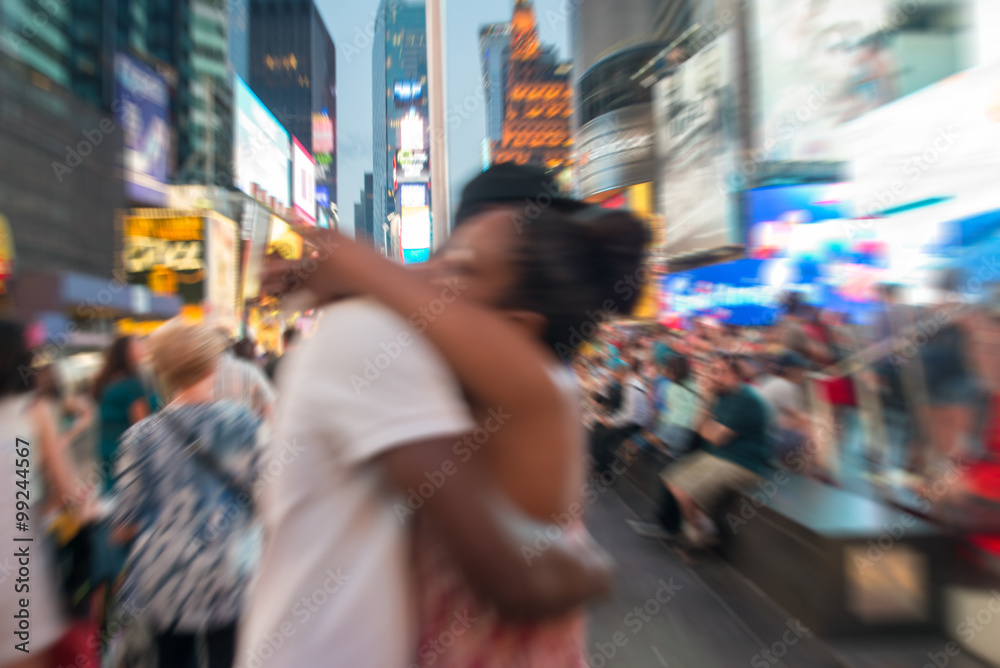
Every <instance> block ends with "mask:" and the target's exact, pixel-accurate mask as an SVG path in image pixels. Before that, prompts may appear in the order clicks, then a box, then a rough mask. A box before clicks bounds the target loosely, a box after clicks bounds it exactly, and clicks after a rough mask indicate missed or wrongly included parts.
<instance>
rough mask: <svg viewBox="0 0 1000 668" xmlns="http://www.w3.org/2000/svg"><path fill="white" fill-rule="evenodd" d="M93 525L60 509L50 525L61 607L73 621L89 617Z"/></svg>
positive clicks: (49, 530) (49, 531)
mask: <svg viewBox="0 0 1000 668" xmlns="http://www.w3.org/2000/svg"><path fill="white" fill-rule="evenodd" d="M94 533H95V525H94V524H93V523H92V522H86V523H85V522H80V521H79V519H78V518H77V516H76V513H75V512H74V511H73V510H70V509H68V508H63V509H61V510H59V511H58V512H57V513H56V515H55V517H53V519H52V520H51V521H50V523H49V528H48V535H47V538H48V542H49V544H50V545H51V547H52V549H53V551H54V553H55V572H56V583H57V584H58V589H59V593H60V596H61V598H62V602H63V606H64V607H65V608H66V612H67V613H68V614H69V615H70V616H71V617H73V618H77V619H81V618H86V617H88V616H89V613H90V595H91V593H93V591H94V589H95V587H96V583H95V581H94V580H93V578H92V572H93V559H94Z"/></svg>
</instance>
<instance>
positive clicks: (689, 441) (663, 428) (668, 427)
mask: <svg viewBox="0 0 1000 668" xmlns="http://www.w3.org/2000/svg"><path fill="white" fill-rule="evenodd" d="M656 437H657V438H658V439H660V440H661V441H663V444H664V445H665V446H667V449H668V450H669V451H670V452H672V453H674V454H675V455H683V454H686V453H688V452H690V451H691V447H692V446H693V445H694V432H693V431H691V430H690V429H685V428H684V427H681V426H678V425H675V424H661V425H659V426H658V427H657V429H656Z"/></svg>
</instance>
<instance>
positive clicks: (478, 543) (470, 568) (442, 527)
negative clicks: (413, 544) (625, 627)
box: [375, 438, 612, 620]
mask: <svg viewBox="0 0 1000 668" xmlns="http://www.w3.org/2000/svg"><path fill="white" fill-rule="evenodd" d="M454 443H455V440H454V439H453V438H446V439H436V440H427V441H422V442H418V443H413V444H407V445H405V446H402V447H397V448H394V449H393V450H391V451H389V452H388V453H386V454H384V455H382V456H380V457H379V458H378V459H376V460H375V461H376V463H377V464H378V465H379V466H380V468H381V469H382V471H383V472H384V474H385V476H386V478H387V479H388V480H389V481H390V482H391V484H392V485H393V487H395V488H396V489H397V490H399V491H400V492H403V491H405V490H408V489H415V488H417V487H419V486H420V484H421V483H424V482H426V478H425V477H424V473H425V472H426V471H440V470H441V468H442V466H443V465H444V464H445V462H451V461H453V457H454V453H453V452H452V446H453V445H454ZM490 487H491V485H490V481H489V478H488V475H487V473H486V472H485V471H484V467H483V465H482V463H481V462H480V461H479V460H478V459H476V458H473V459H471V460H469V461H468V462H465V463H462V464H461V465H459V466H458V467H457V471H456V473H455V474H454V475H452V476H450V477H449V478H448V479H447V481H446V482H445V484H444V485H442V486H441V487H440V488H439V489H438V490H437V491H436V492H435V493H434V494H433V495H431V497H430V498H429V499H427V500H426V501H425V503H424V505H423V506H422V507H421V508H420V509H419V510H417V511H416V513H420V514H421V515H422V517H424V518H426V521H428V522H429V523H430V524H431V525H432V526H433V527H434V529H435V531H436V533H437V535H438V536H439V537H440V538H441V539H442V540H443V541H444V542H445V544H446V546H447V548H448V551H449V553H450V554H451V555H452V557H453V558H454V559H455V561H456V562H457V564H458V566H459V568H460V569H461V570H462V572H463V573H464V575H465V576H466V579H467V580H468V582H469V584H470V585H471V586H472V587H473V589H474V590H475V591H476V592H477V593H479V594H480V595H481V596H482V597H483V598H485V599H486V600H488V601H491V602H492V603H493V604H494V605H495V606H496V608H497V611H498V612H499V613H500V614H501V615H502V616H504V617H507V618H512V619H522V620H528V619H542V618H547V617H553V616H557V615H559V614H562V613H565V612H568V611H569V610H571V609H573V608H574V607H577V606H579V605H580V604H582V603H584V602H586V601H588V600H590V599H592V598H594V597H597V596H602V595H605V594H607V593H608V592H609V591H610V589H611V584H612V576H611V566H610V561H609V560H608V558H607V557H606V556H605V555H604V553H603V552H602V551H601V550H600V548H598V547H597V546H596V545H594V544H593V543H591V544H590V545H586V546H581V545H580V544H579V542H576V543H573V542H570V541H568V540H566V538H565V536H563V535H562V532H560V537H559V538H558V539H557V540H556V541H553V542H552V547H550V548H548V549H545V550H538V551H535V550H536V538H537V537H538V536H539V535H545V533H544V532H545V529H547V528H548V529H549V530H550V531H551V527H548V526H546V525H543V524H537V523H534V522H530V521H529V520H527V519H525V518H522V521H523V522H524V524H522V522H521V521H519V522H516V523H513V522H510V521H508V519H507V518H506V517H505V516H504V511H502V510H501V509H500V506H498V505H497V504H496V503H495V502H494V501H493V498H494V495H493V494H492V493H491V492H490V491H489V490H490ZM407 519H408V521H413V520H414V519H415V517H412V516H411V517H408V518H407ZM515 524H516V525H519V526H515ZM539 532H541V533H539ZM525 548H530V549H525ZM539 552H540V554H538V553H539Z"/></svg>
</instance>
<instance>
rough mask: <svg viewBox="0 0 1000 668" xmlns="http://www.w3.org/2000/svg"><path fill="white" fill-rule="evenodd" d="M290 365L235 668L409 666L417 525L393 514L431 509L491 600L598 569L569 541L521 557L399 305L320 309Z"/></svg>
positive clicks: (459, 413)
mask: <svg viewBox="0 0 1000 668" xmlns="http://www.w3.org/2000/svg"><path fill="white" fill-rule="evenodd" d="M286 364H287V367H286V368H285V369H284V370H283V373H282V377H281V380H280V392H279V399H278V401H279V403H278V411H277V414H278V418H277V426H276V434H275V439H274V442H273V445H272V450H271V452H272V454H273V457H272V458H271V461H270V463H269V465H268V466H266V467H265V470H266V472H265V473H264V474H263V476H262V478H261V480H260V481H258V486H259V487H261V488H262V495H261V497H260V506H261V515H262V519H263V522H264V528H265V534H266V546H265V550H264V555H263V558H262V561H261V567H260V573H259V578H258V583H257V584H256V586H255V588H254V590H253V592H252V594H251V596H250V601H249V605H248V608H247V611H246V613H245V615H244V620H243V623H242V626H241V629H240V637H239V649H238V652H237V655H236V664H235V665H236V668H261V667H262V666H273V667H274V668H292V667H298V666H330V667H338V666H344V667H347V668H356V667H362V666H363V667H364V668H404V667H405V666H409V665H411V664H412V662H413V661H414V659H415V657H416V637H415V635H416V619H415V601H414V598H413V593H414V592H413V588H414V582H413V573H412V572H411V568H412V563H411V550H410V545H409V541H408V533H407V532H408V529H409V527H410V526H411V523H409V522H406V521H404V520H406V519H407V518H406V515H408V514H410V513H408V512H405V511H404V512H403V513H402V515H401V513H400V509H401V508H414V507H420V508H422V509H421V510H419V511H418V512H421V513H429V517H431V518H433V520H434V521H435V524H436V526H437V528H439V529H441V530H442V532H443V533H442V535H441V537H442V539H443V540H444V542H445V544H446V546H447V547H449V549H450V550H451V551H452V553H453V556H455V557H456V558H457V561H458V563H459V565H460V566H461V567H462V568H463V570H464V572H465V574H466V576H467V577H469V578H470V581H472V580H473V579H474V580H475V581H476V582H477V583H478V584H479V585H480V587H481V588H482V589H483V594H484V595H485V596H487V597H488V598H490V600H492V601H493V602H494V603H496V604H497V606H498V608H499V609H502V608H503V607H504V606H506V607H507V609H513V608H514V607H516V606H517V605H518V604H519V603H521V602H523V603H525V604H529V603H530V602H531V600H532V596H533V595H534V592H541V591H543V590H545V591H546V595H547V596H548V597H549V598H550V597H551V591H552V588H553V586H554V583H558V582H565V581H566V580H565V579H566V578H570V577H574V576H573V575H570V574H569V573H571V572H574V569H575V573H576V576H581V574H583V573H586V574H587V575H588V576H589V575H590V574H592V573H593V572H594V571H593V569H592V566H593V562H592V561H591V562H589V563H588V562H587V561H586V558H581V557H578V556H577V555H575V554H574V553H573V551H572V550H571V548H570V547H569V546H568V545H559V544H557V545H555V546H554V547H553V548H552V549H549V550H547V551H545V552H544V554H543V555H542V557H541V558H540V559H534V560H532V561H531V564H530V565H529V564H528V563H527V562H526V561H525V560H524V559H523V558H522V557H521V554H520V551H519V549H518V543H517V542H516V541H513V540H510V541H508V540H506V537H507V534H505V529H501V528H500V526H501V525H500V523H499V521H497V519H496V518H495V517H494V515H493V514H492V511H491V509H490V508H489V507H488V503H487V501H486V499H485V498H484V497H485V495H483V494H482V493H481V489H482V487H481V482H478V481H477V479H476V475H477V470H478V469H477V467H472V466H464V465H460V464H461V463H462V462H464V461H465V460H466V459H467V452H468V451H469V449H470V445H469V444H470V443H472V447H473V448H475V447H476V446H475V441H470V440H469V439H470V434H472V433H473V431H474V430H475V429H476V427H477V425H475V424H474V422H473V419H472V417H471V414H470V411H469V409H468V407H467V405H466V403H465V401H464V399H463V396H462V392H461V389H460V387H459V385H458V383H457V382H456V379H455V378H454V377H453V375H452V373H451V370H450V369H449V368H448V366H447V365H446V364H445V362H444V360H443V359H442V358H441V356H440V354H439V353H438V352H437V350H436V349H435V348H434V347H433V346H432V345H431V344H430V343H429V342H428V341H426V340H425V339H424V338H423V337H422V336H421V335H420V334H418V333H417V332H416V331H415V330H414V329H413V328H412V327H411V326H410V325H409V324H408V323H407V322H406V321H405V320H403V319H402V318H400V317H399V316H397V315H396V314H395V313H393V312H390V311H389V310H387V309H385V308H384V307H382V306H381V305H379V304H377V303H376V302H374V301H371V300H367V299H352V300H348V301H345V302H340V303H337V304H334V305H332V306H329V307H327V308H326V309H325V310H324V313H323V315H322V318H321V320H320V322H319V326H318V328H317V330H316V332H315V334H314V335H313V336H312V337H311V338H310V339H308V340H306V341H304V342H303V343H302V344H300V346H299V348H298V349H297V350H296V351H295V352H294V353H293V354H292V355H291V356H290V357H289V359H288V360H287V361H286ZM494 413H495V414H494V415H493V418H494V421H495V422H499V421H502V420H504V419H505V417H509V416H505V415H504V413H503V408H502V407H497V408H496V410H495V411H494ZM486 422H487V424H485V425H480V426H485V427H486V428H487V429H489V428H491V424H489V423H490V422H491V421H490V420H487V421H486ZM494 426H495V425H494ZM414 490H418V491H414ZM414 494H417V495H419V498H414ZM470 564H471V566H470ZM555 586H557V587H558V586H559V585H558V584H555ZM569 590H570V588H569V587H568V586H567V587H566V588H564V591H569ZM549 598H547V599H546V600H549ZM500 599H504V600H502V601H501V600H500ZM560 600H561V599H560ZM581 600H582V599H581Z"/></svg>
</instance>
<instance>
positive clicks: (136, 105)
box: [115, 53, 170, 206]
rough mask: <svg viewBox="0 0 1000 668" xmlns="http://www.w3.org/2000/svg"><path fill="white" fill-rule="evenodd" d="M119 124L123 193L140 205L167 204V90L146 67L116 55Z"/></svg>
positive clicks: (168, 99) (168, 111) (168, 151)
mask: <svg viewBox="0 0 1000 668" xmlns="http://www.w3.org/2000/svg"><path fill="white" fill-rule="evenodd" d="M115 89H116V91H115V95H116V100H115V101H116V105H115V108H116V113H117V116H118V122H119V123H121V126H122V129H123V131H124V135H125V136H124V143H125V150H124V161H125V173H124V178H125V193H126V194H127V195H128V197H129V199H131V200H132V201H134V202H137V203H141V204H149V205H152V206H165V205H166V203H167V165H168V163H169V157H170V124H169V120H168V119H169V115H170V89H169V87H168V86H167V82H166V80H165V79H164V78H163V77H161V76H160V75H159V74H157V73H156V70H154V69H153V68H152V67H150V66H149V65H146V64H145V63H142V62H140V61H138V60H136V59H135V58H132V57H131V56H127V55H125V54H124V53H118V54H116V55H115Z"/></svg>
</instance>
